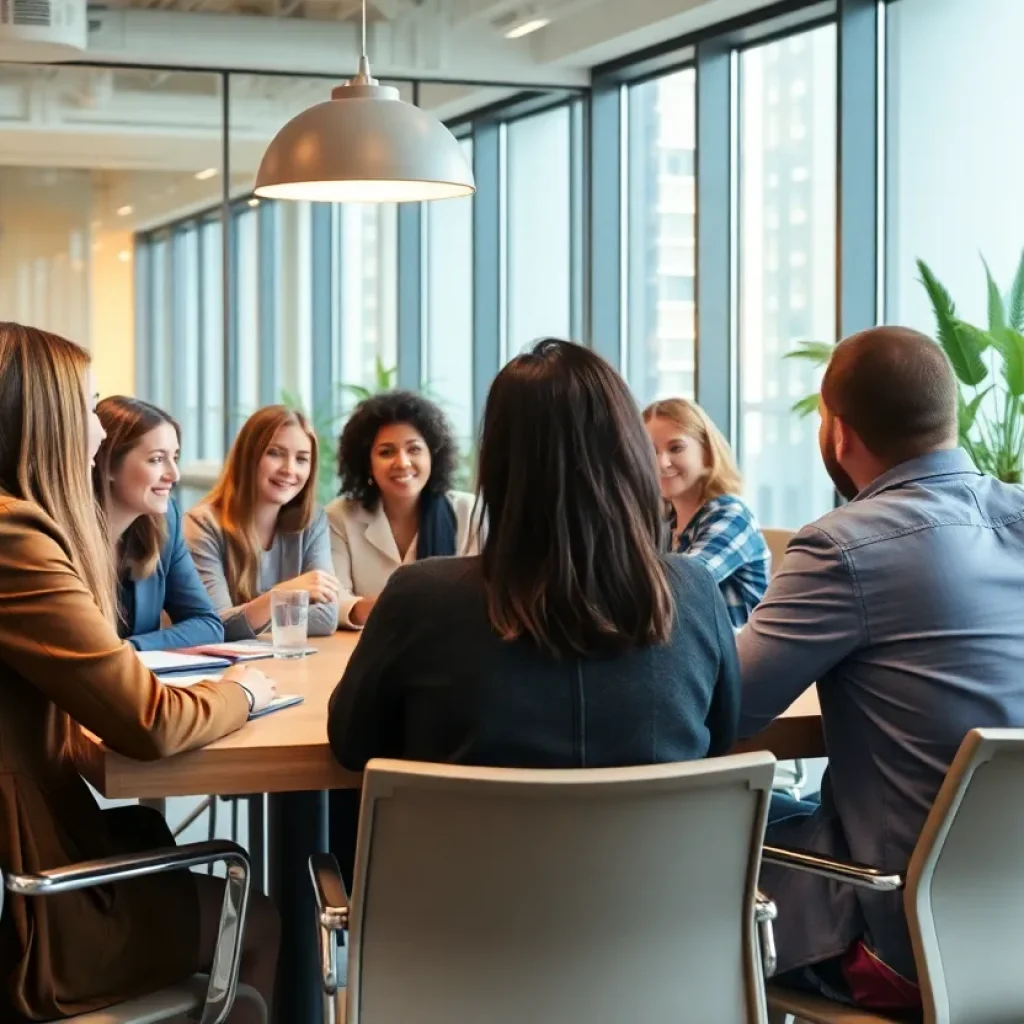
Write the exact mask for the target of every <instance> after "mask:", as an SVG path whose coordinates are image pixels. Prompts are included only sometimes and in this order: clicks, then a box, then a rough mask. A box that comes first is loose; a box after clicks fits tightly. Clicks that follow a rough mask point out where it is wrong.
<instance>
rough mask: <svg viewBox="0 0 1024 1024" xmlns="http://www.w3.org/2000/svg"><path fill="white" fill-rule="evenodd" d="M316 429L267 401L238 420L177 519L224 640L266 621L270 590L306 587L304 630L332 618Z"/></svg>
mask: <svg viewBox="0 0 1024 1024" xmlns="http://www.w3.org/2000/svg"><path fill="white" fill-rule="evenodd" d="M318 457H319V446H318V444H317V436H316V433H315V432H314V431H313V428H312V427H311V426H310V424H309V421H308V420H307V419H306V417H305V416H303V415H302V413H300V412H298V411H296V410H294V409H289V408H288V407H287V406H284V405H269V406H267V407H266V408H264V409H260V410H259V411H258V412H255V413H253V414H252V416H250V417H249V419H248V420H246V422H245V424H244V426H243V427H242V429H241V430H240V431H239V432H238V436H237V437H236V438H235V443H234V444H233V445H232V446H231V451H229V452H228V457H227V460H226V461H225V463H224V469H223V471H222V472H221V475H220V479H219V480H218V481H217V483H216V485H215V486H214V488H213V490H212V491H211V492H210V493H209V494H208V495H207V496H206V497H205V498H204V499H203V501H202V502H201V503H200V504H199V505H197V506H196V507H195V508H194V509H192V510H191V511H190V512H189V513H188V514H187V515H186V517H185V540H186V541H187V543H188V546H189V548H190V549H191V551H192V558H193V559H194V560H195V563H196V568H197V569H198V570H199V576H200V578H201V579H202V581H203V583H204V585H205V586H206V591H207V593H208V594H209V595H210V599H211V601H213V606H214V608H215V609H216V610H217V612H218V613H219V615H220V617H221V620H222V621H223V623H224V635H225V637H226V638H227V639H228V640H245V639H251V638H253V637H255V636H258V635H259V634H260V633H262V632H263V631H264V630H265V629H266V628H267V626H268V625H269V624H270V593H271V591H272V590H305V591H308V593H309V603H310V608H309V632H310V634H311V635H313V636H328V635H329V634H331V633H333V632H334V630H335V629H337V626H338V581H337V579H335V577H334V574H333V571H332V570H333V566H332V564H331V542H330V538H329V536H328V532H327V517H326V515H325V514H324V510H323V509H322V508H320V507H319V506H318V505H317V504H316V466H317V460H318Z"/></svg>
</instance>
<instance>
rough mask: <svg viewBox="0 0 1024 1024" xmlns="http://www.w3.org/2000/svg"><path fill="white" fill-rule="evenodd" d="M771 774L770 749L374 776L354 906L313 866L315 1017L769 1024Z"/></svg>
mask: <svg viewBox="0 0 1024 1024" xmlns="http://www.w3.org/2000/svg"><path fill="white" fill-rule="evenodd" d="M773 767H774V759H773V758H772V756H771V754H768V753H752V754H741V755H737V756H731V757H723V758H718V759H715V760H707V761H695V762H689V763H685V764H668V765H654V766H649V767H639V768H615V769H581V770H576V771H529V770H519V769H495V768H463V767H451V766H446V765H437V764H420V763H416V762H402V761H383V760H378V761H371V762H370V764H369V765H368V766H367V769H366V774H365V776H364V781H363V801H362V808H361V812H360V820H359V839H358V843H357V852H356V865H355V879H354V891H353V894H352V901H351V910H350V909H349V905H348V900H347V897H346V894H345V890H344V887H343V885H342V882H341V878H340V876H339V875H338V872H337V865H336V864H335V863H334V861H333V858H332V857H331V856H330V855H318V856H316V857H314V858H312V860H311V862H310V870H311V873H312V876H313V883H314V887H315V890H316V895H317V903H318V910H319V915H320V925H321V951H322V955H323V967H324V981H325V991H326V992H327V993H328V995H327V996H326V997H325V1006H324V1014H325V1021H329V1022H331V1024H333V1022H334V1021H335V1019H338V1020H342V1021H345V1022H346V1024H399V1022H403V1021H410V1022H412V1021H415V1024H482V1022H486V1024H525V1022H536V1024H624V1022H626V1021H628V1022H629V1024H664V1022H666V1021H700V1022H705V1021H707V1022H711V1021H713V1022H714V1024H759V1022H764V1021H765V1020H766V1017H765V1013H766V1010H765V1006H764V989H763V975H762V970H761V963H760V957H759V943H758V928H757V924H758V922H761V930H762V933H763V936H764V939H765V940H766V941H767V943H768V948H769V950H770V948H771V946H770V936H768V935H767V934H764V933H765V932H766V931H767V929H768V928H770V923H769V919H770V918H771V916H773V913H774V908H772V907H771V906H770V904H769V903H767V901H760V902H759V903H757V892H756V882H757V874H758V869H759V861H760V849H761V843H762V839H763V835H764V825H765V818H766V815H767V809H768V799H769V795H770V792H771V783H772V776H773ZM756 903H757V910H756V911H755V904H756ZM342 929H346V930H347V931H348V933H349V937H350V945H349V962H348V987H347V992H342V993H341V995H342V996H343V997H344V996H345V995H347V1000H346V999H344V998H342V999H341V1000H340V1004H339V1006H338V1007H337V1008H336V1007H335V1005H334V1001H333V999H332V998H331V994H332V993H333V991H334V990H335V988H336V987H337V985H338V980H339V978H338V967H337V949H336V938H337V933H338V932H339V931H340V930H342Z"/></svg>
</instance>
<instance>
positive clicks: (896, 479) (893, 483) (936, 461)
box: [853, 448, 982, 501]
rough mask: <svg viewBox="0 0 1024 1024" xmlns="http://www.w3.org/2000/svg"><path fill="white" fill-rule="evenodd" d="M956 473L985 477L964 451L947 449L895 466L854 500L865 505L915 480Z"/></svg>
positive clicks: (961, 449)
mask: <svg viewBox="0 0 1024 1024" xmlns="http://www.w3.org/2000/svg"><path fill="white" fill-rule="evenodd" d="M954 473H970V474H971V475H972V476H981V475H982V474H981V473H979V472H978V469H977V467H976V466H975V465H974V463H973V461H972V460H971V457H970V456H969V455H968V454H967V452H965V451H964V450H963V448H947V449H944V450H943V451H939V452H928V454H927V455H919V456H918V457H917V458H916V459H908V460H907V461H906V462H901V463H900V464H899V465H898V466H893V467H892V469H888V470H886V471H885V472H884V473H883V474H882V475H881V476H878V477H875V479H874V480H872V481H871V483H869V484H868V485H867V487H865V488H864V489H863V490H862V491H861V492H860V493H859V494H858V495H857V497H856V498H854V499H853V500H854V501H863V500H864V499H865V498H873V497H874V496H875V495H876V494H881V493H882V491H888V490H892V489H893V488H895V487H901V486H903V484H908V483H911V482H912V481H914V480H926V479H928V478H929V477H935V476H949V475H951V474H954Z"/></svg>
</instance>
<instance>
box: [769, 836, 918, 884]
mask: <svg viewBox="0 0 1024 1024" xmlns="http://www.w3.org/2000/svg"><path fill="white" fill-rule="evenodd" d="M761 863H762V864H775V865H777V866H779V867H784V868H793V869H794V870H795V871H804V872H806V873H808V874H811V875H821V877H822V878H828V879H831V880H832V881H833V882H846V883H848V884H849V885H858V886H860V887H861V888H863V889H872V890H874V891H875V892H895V891H896V890H897V889H902V888H903V876H902V875H897V874H891V873H888V872H885V871H880V870H879V869H878V868H872V867H868V866H867V865H865V864H856V863H854V862H853V861H843V860H834V859H832V858H830V857H822V856H821V855H820V854H817V853H807V852H806V851H805V850H791V849H789V848H787V847H785V846H768V845H765V846H764V847H763V848H762V850H761Z"/></svg>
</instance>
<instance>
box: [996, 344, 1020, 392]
mask: <svg viewBox="0 0 1024 1024" xmlns="http://www.w3.org/2000/svg"><path fill="white" fill-rule="evenodd" d="M992 344H993V345H994V346H995V347H996V348H997V349H998V350H999V354H1000V355H1001V356H1002V357H1003V378H1004V380H1005V381H1006V390H1007V391H1009V392H1010V394H1011V395H1013V396H1015V397H1017V398H1019V397H1020V396H1021V395H1024V335H1021V334H1019V333H1018V332H1017V331H1014V330H1012V329H1011V328H1009V327H1004V328H1003V329H1002V330H1001V331H996V332H994V333H993V335H992Z"/></svg>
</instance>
